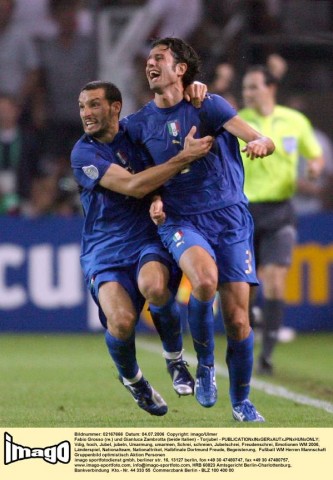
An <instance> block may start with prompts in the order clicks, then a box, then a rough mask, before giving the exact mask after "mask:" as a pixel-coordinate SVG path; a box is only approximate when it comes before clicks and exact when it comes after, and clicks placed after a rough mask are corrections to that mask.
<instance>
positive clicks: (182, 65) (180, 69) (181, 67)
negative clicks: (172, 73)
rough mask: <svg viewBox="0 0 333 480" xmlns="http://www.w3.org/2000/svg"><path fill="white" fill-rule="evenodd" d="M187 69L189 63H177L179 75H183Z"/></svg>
mask: <svg viewBox="0 0 333 480" xmlns="http://www.w3.org/2000/svg"><path fill="white" fill-rule="evenodd" d="M186 70H187V64H186V63H177V71H178V73H179V75H181V76H183V75H184V74H185V72H186Z"/></svg>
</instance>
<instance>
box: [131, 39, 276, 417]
mask: <svg viewBox="0 0 333 480" xmlns="http://www.w3.org/2000/svg"><path fill="white" fill-rule="evenodd" d="M198 70H199V58H198V56H197V54H196V52H195V51H194V50H193V49H192V47H191V46H190V45H188V44H187V43H185V42H184V41H183V40H181V39H177V38H163V39H158V40H156V41H155V42H154V43H153V44H152V49H151V51H150V54H149V57H148V60H147V65H146V75H147V79H148V82H149V85H150V88H151V90H152V91H153V92H154V99H153V100H152V101H151V102H149V103H148V104H147V105H146V106H145V107H143V108H142V109H141V110H139V112H138V113H136V114H134V115H133V116H131V117H130V118H129V122H128V132H129V134H130V136H131V138H132V140H133V141H134V142H135V143H136V144H140V145H144V147H145V149H146V150H147V152H148V154H149V157H150V158H149V159H148V158H147V161H151V164H155V165H163V164H164V162H165V161H167V159H168V158H170V157H172V156H173V155H177V153H178V152H179V151H181V149H182V148H183V146H184V139H185V135H186V132H187V131H188V130H189V128H190V126H192V125H195V126H196V127H197V132H198V134H200V135H207V134H209V135H212V136H214V137H215V142H214V145H213V148H212V149H211V150H210V151H209V152H208V153H207V155H206V157H205V159H204V160H201V161H200V162H196V163H194V164H191V165H189V167H188V168H186V169H184V170H183V171H181V172H180V173H179V174H178V175H177V176H175V177H174V178H172V179H171V180H169V181H168V182H167V183H166V184H165V186H164V187H163V193H162V199H163V204H164V210H165V214H166V218H165V221H164V223H163V224H162V225H160V226H159V234H160V236H161V239H162V241H163V243H164V245H165V246H166V247H167V248H168V249H169V251H170V252H171V253H172V255H173V256H174V258H175V260H176V261H177V263H178V265H179V266H180V268H181V269H182V271H183V272H184V273H185V274H186V276H187V277H188V279H189V280H190V282H191V286H192V293H191V296H190V300H189V306H188V321H189V326H190V330H191V334H192V338H193V345H194V348H195V350H196V353H197V358H198V367H197V373H196V384H195V395H196V399H197V401H198V402H199V403H200V404H201V405H203V406H204V407H211V406H213V405H214V404H215V403H216V400H217V387H216V380H215V368H214V322H213V320H214V319H213V312H212V304H213V301H214V296H215V292H216V289H217V287H218V288H219V292H220V295H221V300H222V309H223V318H224V322H225V328H226V333H227V341H228V347H227V358H226V361H227V365H228V369H229V379H230V397H231V404H232V413H233V417H234V418H235V419H236V420H238V421H257V422H262V421H264V419H263V417H262V416H261V415H260V414H259V413H258V412H257V410H256V409H255V407H254V406H253V404H252V403H251V402H250V400H249V399H248V396H249V391H250V380H251V374H252V366H253V344H254V339H253V332H252V330H251V328H250V324H249V316H248V303H249V289H250V285H255V284H257V277H256V273H255V267H254V265H253V261H252V260H253V257H252V252H253V245H252V236H253V223H252V218H251V215H250V214H249V212H248V208H247V199H246V197H245V195H244V193H243V181H244V172H243V164H242V159H241V156H240V153H239V144H238V140H237V137H240V138H242V139H243V140H244V141H245V142H246V146H245V147H244V150H245V151H246V154H247V155H248V156H249V158H251V159H254V158H257V157H265V156H266V155H270V154H271V153H272V152H273V150H274V144H273V142H272V141H271V140H270V139H269V138H266V137H263V136H262V135H261V134H260V133H259V132H257V131H256V130H254V129H253V128H252V127H250V126H249V125H248V124H247V123H245V122H244V121H243V120H241V119H240V118H239V117H238V116H237V114H236V111H235V110H234V108H232V107H231V105H230V104H229V103H227V102H226V101H225V100H223V99H222V97H220V96H218V95H208V96H207V98H206V99H205V100H204V101H203V104H202V106H201V108H199V109H196V108H194V107H193V106H192V105H191V104H189V103H187V102H185V101H184V100H183V92H184V88H186V87H187V85H189V84H190V83H191V82H192V81H193V79H194V77H195V75H196V74H197V72H198ZM156 205H158V207H156V208H155V211H153V217H154V218H155V220H159V219H160V216H161V215H162V213H161V211H160V205H161V202H160V201H158V200H157V204H156Z"/></svg>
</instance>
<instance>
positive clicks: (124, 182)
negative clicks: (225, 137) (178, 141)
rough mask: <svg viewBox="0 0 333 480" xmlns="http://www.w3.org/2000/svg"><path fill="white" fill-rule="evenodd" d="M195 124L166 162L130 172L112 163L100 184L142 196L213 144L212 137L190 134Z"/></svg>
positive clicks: (203, 154) (125, 193)
mask: <svg viewBox="0 0 333 480" xmlns="http://www.w3.org/2000/svg"><path fill="white" fill-rule="evenodd" d="M195 132H196V127H192V128H191V130H190V131H189V133H188V134H187V136H186V138H185V144H184V150H182V151H181V152H179V153H178V154H177V155H176V156H174V157H172V158H171V159H170V160H168V161H167V162H166V163H163V164H161V165H157V166H155V167H152V168H148V169H147V170H144V171H143V172H139V173H136V174H134V175H133V174H131V173H129V172H128V171H127V170H125V169H124V168H122V167H120V166H118V165H115V164H112V165H110V167H109V168H108V170H107V171H106V173H105V175H104V176H103V177H102V178H101V180H100V182H99V183H100V185H101V186H102V187H104V188H107V189H109V190H113V191H114V192H118V193H122V194H124V195H130V196H132V197H136V198H142V197H144V196H145V195H147V193H150V192H152V191H154V190H156V188H158V187H160V186H161V185H163V183H165V182H166V181H167V180H169V179H170V178H171V177H173V176H174V175H176V174H177V173H179V172H180V171H181V170H183V168H184V167H185V166H186V165H188V164H189V163H191V162H193V161H194V160H197V159H199V158H201V157H204V156H205V155H206V154H207V153H208V152H209V150H210V148H211V146H212V144H213V140H214V139H213V137H211V136H206V137H203V138H194V135H195Z"/></svg>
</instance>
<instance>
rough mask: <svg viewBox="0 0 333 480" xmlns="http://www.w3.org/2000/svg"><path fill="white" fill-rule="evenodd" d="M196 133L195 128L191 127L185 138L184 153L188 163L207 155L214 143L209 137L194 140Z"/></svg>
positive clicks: (212, 138)
mask: <svg viewBox="0 0 333 480" xmlns="http://www.w3.org/2000/svg"><path fill="white" fill-rule="evenodd" d="M196 131H197V127H195V126H193V127H192V128H191V130H190V131H189V132H188V134H187V135H186V137H185V142H184V152H185V153H186V154H187V155H188V156H189V162H193V160H197V159H198V158H201V157H204V156H205V155H207V153H208V152H209V150H210V149H211V148H212V145H213V142H214V137H211V136H210V135H207V136H206V137H202V138H194V135H195V133H196Z"/></svg>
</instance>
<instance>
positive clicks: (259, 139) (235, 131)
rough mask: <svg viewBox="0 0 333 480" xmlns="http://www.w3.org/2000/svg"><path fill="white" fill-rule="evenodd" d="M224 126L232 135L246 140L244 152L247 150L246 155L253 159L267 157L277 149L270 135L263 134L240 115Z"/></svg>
mask: <svg viewBox="0 0 333 480" xmlns="http://www.w3.org/2000/svg"><path fill="white" fill-rule="evenodd" d="M223 126H224V128H225V129H226V130H227V131H228V132H230V133H231V134H232V135H235V137H238V138H240V139H242V140H243V141H244V142H246V145H245V147H244V148H242V152H246V156H247V157H249V158H251V160H253V159H254V158H259V157H260V158H263V157H267V156H268V155H271V154H272V153H273V152H274V150H275V145H274V143H273V141H272V140H271V139H270V138H269V137H264V136H263V135H261V133H259V132H257V131H256V130H255V129H254V128H252V127H251V126H250V125H249V124H248V123H246V122H245V121H244V120H243V119H241V118H240V117H239V116H238V115H236V116H235V117H233V118H231V119H230V120H229V121H228V122H226V123H225V124H224V125H223Z"/></svg>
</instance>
